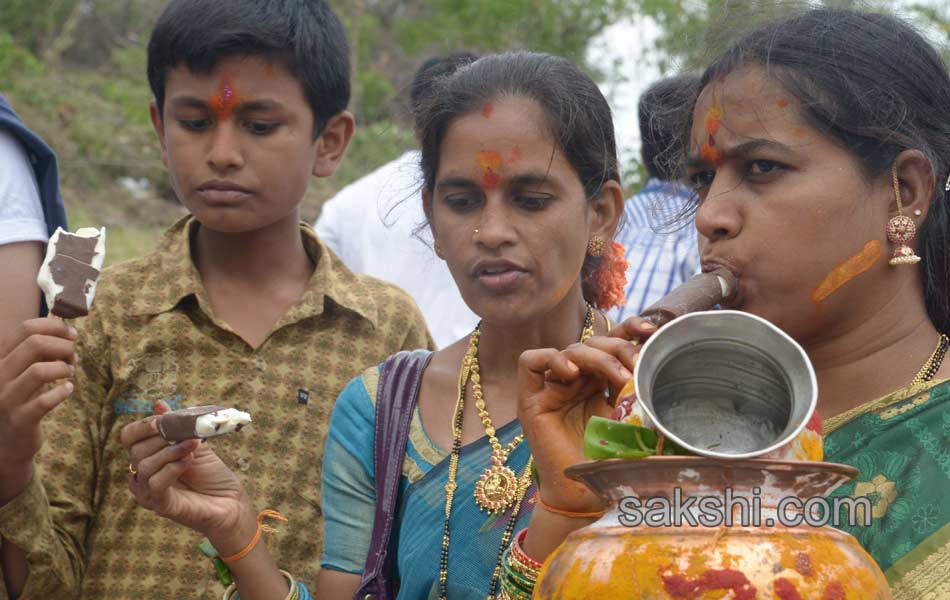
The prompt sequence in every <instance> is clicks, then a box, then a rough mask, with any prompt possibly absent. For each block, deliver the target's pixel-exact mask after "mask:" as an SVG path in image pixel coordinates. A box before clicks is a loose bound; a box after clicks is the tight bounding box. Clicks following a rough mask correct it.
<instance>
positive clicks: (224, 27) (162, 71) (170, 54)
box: [148, 0, 350, 136]
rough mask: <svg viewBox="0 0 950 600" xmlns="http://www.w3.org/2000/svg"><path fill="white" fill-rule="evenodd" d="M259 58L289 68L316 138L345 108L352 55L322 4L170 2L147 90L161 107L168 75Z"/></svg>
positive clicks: (158, 31) (155, 33)
mask: <svg viewBox="0 0 950 600" xmlns="http://www.w3.org/2000/svg"><path fill="white" fill-rule="evenodd" d="M236 55H238V56H239V55H261V56H264V57H266V58H268V59H271V60H274V61H277V62H279V63H280V64H282V65H283V66H284V67H286V68H287V70H289V71H290V72H291V73H292V74H293V75H294V76H295V77H296V78H297V79H298V80H299V81H300V84H301V86H302V87H303V91H304V95H305V96H306V98H307V102H308V103H309V104H310V108H311V110H312V111H313V116H314V136H316V135H318V134H319V133H320V132H321V131H322V130H323V127H324V125H326V123H327V121H328V120H329V119H330V118H331V117H333V116H334V115H337V114H339V113H340V112H342V111H344V110H345V109H346V105H347V104H348V103H349V101H350V52H349V47H348V44H347V41H346V32H345V30H344V29H343V24H342V23H341V22H340V19H339V18H338V17H337V16H336V14H334V12H333V11H332V10H331V9H330V6H329V5H328V4H327V2H326V0H172V1H171V3H169V5H168V6H167V7H166V8H165V11H164V12H162V15H161V16H160V17H159V19H158V22H157V23H156V24H155V28H154V29H153V30H152V37H151V39H150V40H149V43H148V83H149V85H150V86H151V88H152V94H153V95H154V96H155V101H156V103H157V104H158V109H159V113H161V111H162V108H163V107H164V103H165V79H166V77H167V76H168V71H169V69H172V68H174V67H176V66H178V65H180V64H184V65H187V67H188V68H189V69H191V70H192V71H194V72H197V73H209V72H211V71H212V70H213V69H214V67H215V66H216V65H217V64H218V63H220V62H221V61H222V60H223V59H225V58H227V57H229V56H236Z"/></svg>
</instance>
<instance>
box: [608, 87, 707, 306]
mask: <svg viewBox="0 0 950 600" xmlns="http://www.w3.org/2000/svg"><path fill="white" fill-rule="evenodd" d="M698 83H699V77H698V76H697V75H680V76H677V77H669V78H666V79H662V80H660V81H658V82H656V83H654V84H653V85H651V86H650V87H649V88H647V90H646V91H645V92H644V93H643V95H642V96H640V104H639V118H640V140H641V141H640V144H641V145H640V157H641V159H642V161H643V166H644V168H645V169H646V171H647V173H648V174H649V176H650V178H649V179H648V180H647V184H646V185H645V186H644V187H643V189H641V190H640V191H639V192H637V193H636V194H634V195H633V196H631V197H630V198H628V199H627V202H626V204H625V206H624V226H623V227H622V228H621V230H620V232H619V233H618V234H617V236H616V237H615V238H614V241H616V242H619V243H620V244H622V245H623V246H624V248H626V260H627V287H626V290H625V294H624V295H625V296H626V302H625V303H624V304H623V305H622V306H619V307H617V308H615V309H613V310H612V311H611V312H610V313H608V314H609V316H610V317H611V318H612V319H614V320H615V321H622V320H623V319H625V318H627V317H630V316H634V315H638V314H640V313H641V312H642V311H643V309H645V308H647V307H648V306H650V305H651V304H653V303H654V302H655V301H657V300H659V299H660V298H662V297H663V296H665V295H666V294H667V293H669V291H670V290H672V289H673V288H675V287H676V286H678V285H679V284H681V283H683V282H684V281H686V280H687V279H689V278H690V277H692V276H693V275H695V274H696V273H698V272H699V250H698V247H697V238H696V228H695V227H693V226H692V225H689V226H686V227H679V228H675V229H674V230H672V231H671V229H673V228H672V227H671V224H672V223H674V222H677V221H678V220H680V219H678V218H679V217H681V216H683V214H685V212H686V211H688V210H689V205H690V199H691V198H692V196H693V192H692V190H690V189H689V188H688V187H687V186H685V185H684V184H683V183H682V182H681V181H680V178H681V175H682V174H681V173H680V167H679V165H680V164H682V154H683V149H682V148H681V147H680V146H679V144H677V140H678V139H680V138H681V137H682V136H680V135H678V132H679V131H680V129H681V128H682V127H683V126H684V123H685V122H686V121H687V120H688V119H689V114H688V113H686V112H685V111H684V110H683V107H684V106H687V105H688V101H689V99H690V98H691V97H694V96H695V95H696V92H697V89H696V88H697V85H698Z"/></svg>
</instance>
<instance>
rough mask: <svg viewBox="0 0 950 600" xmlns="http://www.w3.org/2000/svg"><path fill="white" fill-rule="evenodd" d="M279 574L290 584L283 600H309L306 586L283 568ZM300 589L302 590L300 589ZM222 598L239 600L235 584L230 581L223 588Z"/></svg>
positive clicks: (224, 599) (223, 599)
mask: <svg viewBox="0 0 950 600" xmlns="http://www.w3.org/2000/svg"><path fill="white" fill-rule="evenodd" d="M280 574H281V575H283V576H284V579H286V580H287V585H289V586H290V590H289V591H288V592H287V595H286V596H284V600H310V594H309V593H307V591H306V588H301V585H300V584H299V583H297V581H296V580H295V579H294V577H293V575H291V574H290V573H288V572H287V571H284V570H281V571H280ZM301 589H302V590H303V591H301ZM302 594H303V595H302ZM222 600H241V597H240V596H239V595H238V592H237V584H235V583H232V584H231V585H230V586H229V587H228V589H226V590H224V596H222Z"/></svg>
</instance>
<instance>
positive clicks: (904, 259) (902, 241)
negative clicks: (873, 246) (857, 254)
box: [887, 165, 920, 265]
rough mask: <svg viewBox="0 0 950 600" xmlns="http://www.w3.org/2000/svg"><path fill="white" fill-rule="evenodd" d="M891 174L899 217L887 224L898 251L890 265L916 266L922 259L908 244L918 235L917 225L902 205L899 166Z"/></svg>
mask: <svg viewBox="0 0 950 600" xmlns="http://www.w3.org/2000/svg"><path fill="white" fill-rule="evenodd" d="M891 173H892V175H893V179H894V195H895V196H896V197H897V216H896V217H893V218H891V220H890V221H888V222H887V239H888V240H890V241H891V243H893V244H897V249H896V250H894V256H893V257H892V258H891V260H890V264H891V265H916V264H917V263H919V262H920V257H919V256H917V255H916V254H914V250H913V248H911V247H910V246H908V245H907V242H909V241H910V240H912V239H914V236H915V235H917V225H916V224H915V223H914V220H913V219H911V218H910V217H908V216H906V215H905V214H904V207H903V205H902V204H901V187H900V183H899V182H898V181H897V165H894V168H893V170H892V172H891Z"/></svg>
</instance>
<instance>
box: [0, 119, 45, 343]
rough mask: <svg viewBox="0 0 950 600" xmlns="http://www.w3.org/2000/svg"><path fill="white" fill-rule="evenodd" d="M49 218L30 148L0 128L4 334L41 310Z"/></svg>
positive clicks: (0, 314)
mask: <svg viewBox="0 0 950 600" xmlns="http://www.w3.org/2000/svg"><path fill="white" fill-rule="evenodd" d="M47 238H48V236H47V234H46V219H45V218H44V217H43V207H42V205H41V204H40V192H39V187H38V186H37V183H36V176H35V175H34V173H33V167H32V166H31V165H30V160H29V158H28V157H27V154H26V151H25V150H24V149H23V147H22V146H21V145H20V142H19V141H18V140H17V138H16V137H14V136H13V134H12V133H10V132H9V131H7V130H6V129H3V128H0V338H3V337H4V336H5V335H6V334H7V333H8V332H10V331H12V330H13V328H14V327H15V326H16V325H17V324H19V323H21V322H23V321H25V320H27V319H29V318H32V317H36V316H38V315H39V312H40V288H39V287H38V286H37V285H36V273H37V271H39V270H40V264H41V263H42V262H43V253H44V251H45V249H46V240H47Z"/></svg>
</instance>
